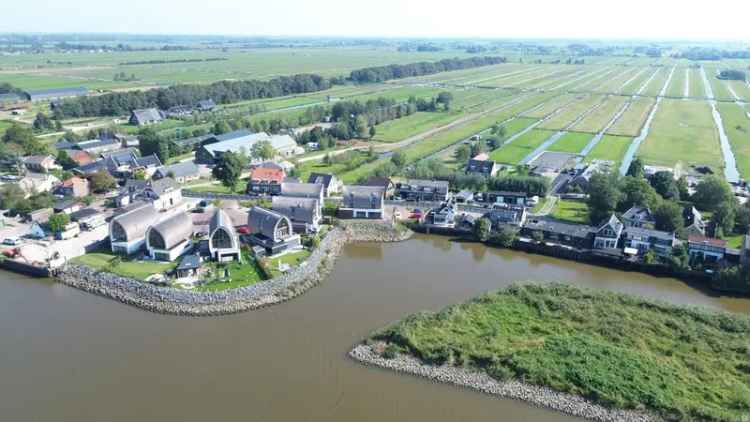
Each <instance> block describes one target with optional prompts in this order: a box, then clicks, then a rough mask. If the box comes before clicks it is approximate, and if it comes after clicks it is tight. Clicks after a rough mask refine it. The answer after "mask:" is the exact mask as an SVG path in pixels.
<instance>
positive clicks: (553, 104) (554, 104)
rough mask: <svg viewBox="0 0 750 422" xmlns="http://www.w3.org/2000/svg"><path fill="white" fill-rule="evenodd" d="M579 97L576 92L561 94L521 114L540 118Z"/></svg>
mask: <svg viewBox="0 0 750 422" xmlns="http://www.w3.org/2000/svg"><path fill="white" fill-rule="evenodd" d="M579 98H582V96H581V95H576V94H563V95H560V96H558V97H555V98H552V99H550V100H549V101H547V102H546V103H544V105H543V106H541V107H539V108H537V109H536V110H532V111H529V112H528V113H524V114H523V116H524V117H533V118H535V119H542V118H544V117H546V116H547V115H548V114H550V113H552V112H553V111H555V110H557V109H558V108H560V107H564V106H566V105H568V104H570V103H571V102H573V101H575V100H576V99H579Z"/></svg>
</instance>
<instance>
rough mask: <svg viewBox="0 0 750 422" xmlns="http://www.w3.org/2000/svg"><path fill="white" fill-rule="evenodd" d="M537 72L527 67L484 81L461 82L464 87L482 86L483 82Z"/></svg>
mask: <svg viewBox="0 0 750 422" xmlns="http://www.w3.org/2000/svg"><path fill="white" fill-rule="evenodd" d="M537 70H538V69H535V68H534V67H527V68H525V69H521V70H517V71H515V72H509V73H503V74H500V75H493V76H489V77H484V78H482V79H471V80H468V81H464V80H461V81H460V83H461V84H464V85H479V84H481V83H483V82H487V81H496V80H500V79H506V78H512V77H515V76H521V75H526V74H529V73H532V72H536V71H537ZM475 77H476V76H475Z"/></svg>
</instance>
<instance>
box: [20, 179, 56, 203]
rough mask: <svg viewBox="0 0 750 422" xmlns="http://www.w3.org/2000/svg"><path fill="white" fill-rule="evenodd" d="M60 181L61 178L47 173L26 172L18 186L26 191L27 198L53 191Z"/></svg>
mask: <svg viewBox="0 0 750 422" xmlns="http://www.w3.org/2000/svg"><path fill="white" fill-rule="evenodd" d="M59 183H60V179H58V178H57V177H55V176H53V175H51V174H46V173H26V176H24V177H23V179H21V180H19V181H18V187H20V188H21V190H23V191H24V193H26V198H28V197H29V196H31V195H35V194H37V193H42V192H51V191H52V190H53V189H54V188H55V186H57V185H58V184H59Z"/></svg>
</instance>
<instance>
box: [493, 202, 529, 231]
mask: <svg viewBox="0 0 750 422" xmlns="http://www.w3.org/2000/svg"><path fill="white" fill-rule="evenodd" d="M484 216H485V217H486V218H489V220H490V221H491V222H492V228H493V229H497V228H498V227H500V226H503V225H510V226H517V227H521V226H522V225H523V224H524V223H525V222H526V217H527V213H526V207H524V206H522V205H513V204H499V205H495V206H494V207H492V211H490V212H488V213H487V214H485V215H484Z"/></svg>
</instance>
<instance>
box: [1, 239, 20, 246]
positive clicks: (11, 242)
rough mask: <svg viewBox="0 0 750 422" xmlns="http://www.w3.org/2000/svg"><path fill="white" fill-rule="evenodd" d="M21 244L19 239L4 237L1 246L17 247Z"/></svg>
mask: <svg viewBox="0 0 750 422" xmlns="http://www.w3.org/2000/svg"><path fill="white" fill-rule="evenodd" d="M20 244H21V239H19V238H17V237H6V238H5V239H3V245H8V246H17V245H20Z"/></svg>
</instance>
